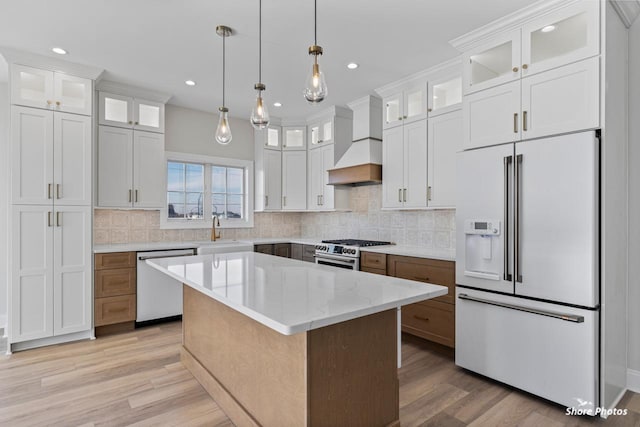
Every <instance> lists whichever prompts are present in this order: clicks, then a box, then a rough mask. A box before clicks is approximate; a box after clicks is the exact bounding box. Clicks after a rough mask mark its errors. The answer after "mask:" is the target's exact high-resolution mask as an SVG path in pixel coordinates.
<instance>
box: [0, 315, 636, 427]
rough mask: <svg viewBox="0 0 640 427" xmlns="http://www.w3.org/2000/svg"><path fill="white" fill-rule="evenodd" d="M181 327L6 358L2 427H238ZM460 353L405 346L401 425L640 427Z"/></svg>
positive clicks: (1, 368) (0, 384) (0, 376)
mask: <svg viewBox="0 0 640 427" xmlns="http://www.w3.org/2000/svg"><path fill="white" fill-rule="evenodd" d="M180 345H181V324H180V323H172V324H166V325H163V326H159V327H149V328H145V329H139V330H137V331H134V332H131V333H127V334H122V335H117V336H111V337H105V338H100V339H98V340H95V341H86V342H80V343H74V344H67V345H59V346H54V347H49V348H44V349H36V350H30V351H26V352H22V353H15V354H13V355H12V356H10V357H4V356H0V426H40V425H42V426H45V425H46V426H49V425H53V426H125V425H135V426H165V425H166V426H211V427H214V426H218V427H221V426H231V425H232V424H231V422H230V421H229V420H228V419H227V417H226V416H225V414H224V413H223V412H222V411H221V410H220V409H219V408H218V406H217V405H216V404H215V402H214V401H213V400H212V399H211V398H210V397H209V395H208V394H207V393H206V392H205V391H204V389H203V388H202V387H200V385H199V384H198V383H197V382H196V380H195V379H194V378H193V377H192V376H191V374H190V373H189V372H188V371H187V370H185V368H184V367H183V366H182V365H181V363H180V362H179V349H180ZM452 360H453V359H452V356H451V352H449V351H447V350H446V349H444V348H443V347H439V346H435V345H432V344H429V343H427V342H426V341H423V340H419V339H417V338H413V337H410V336H406V337H404V339H403V363H404V365H403V368H402V369H401V370H400V371H399V377H400V405H401V409H400V419H401V423H402V426H403V427H406V426H465V425H473V426H492V427H493V426H498V425H501V426H510V425H518V426H544V427H547V426H548V427H554V426H579V425H593V424H598V425H607V426H609V425H611V426H640V395H637V394H633V393H628V394H627V395H626V396H625V397H624V399H623V401H622V402H621V403H620V405H619V407H620V408H628V409H629V415H627V416H624V417H610V418H609V419H608V420H606V421H605V420H602V419H600V418H595V419H589V418H578V417H568V416H565V415H564V408H563V407H560V406H557V405H553V404H550V403H548V402H546V401H543V400H541V399H538V398H535V397H533V396H530V395H528V394H526V393H522V392H520V391H517V390H514V389H511V388H509V387H506V386H504V385H501V384H498V383H495V382H493V381H491V380H488V379H485V378H483V377H480V376H478V375H474V374H471V373H469V372H467V371H465V370H462V369H459V368H457V367H456V366H455V365H454V364H453V361H452Z"/></svg>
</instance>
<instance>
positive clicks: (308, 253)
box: [302, 245, 316, 258]
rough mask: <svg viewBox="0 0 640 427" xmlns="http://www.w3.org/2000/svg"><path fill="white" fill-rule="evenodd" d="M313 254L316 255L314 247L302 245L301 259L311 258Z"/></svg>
mask: <svg viewBox="0 0 640 427" xmlns="http://www.w3.org/2000/svg"><path fill="white" fill-rule="evenodd" d="M315 254H316V247H315V246H314V245H304V246H303V247H302V257H303V258H313V256H314V255H315Z"/></svg>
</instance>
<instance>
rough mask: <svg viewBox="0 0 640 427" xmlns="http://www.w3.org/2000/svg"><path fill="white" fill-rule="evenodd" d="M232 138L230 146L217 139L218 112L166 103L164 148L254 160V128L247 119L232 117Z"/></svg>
mask: <svg viewBox="0 0 640 427" xmlns="http://www.w3.org/2000/svg"><path fill="white" fill-rule="evenodd" d="M230 126H231V133H232V135H233V139H232V140H231V143H230V144H229V145H226V146H225V145H220V144H218V143H217V142H216V140H215V137H214V135H215V132H216V128H217V127H218V115H217V114H212V113H207V112H204V111H199V110H192V109H189V108H183V107H176V106H174V105H167V106H166V110H165V149H166V150H167V151H178V152H181V153H193V154H204V155H209V156H218V157H228V158H233V159H243V160H253V157H254V155H253V146H254V145H253V144H254V142H253V128H252V127H251V124H250V123H249V118H248V114H247V119H246V120H240V119H235V118H231V119H230Z"/></svg>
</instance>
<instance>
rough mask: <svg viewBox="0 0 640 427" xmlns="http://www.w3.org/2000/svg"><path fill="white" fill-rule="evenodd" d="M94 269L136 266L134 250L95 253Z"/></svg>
mask: <svg viewBox="0 0 640 427" xmlns="http://www.w3.org/2000/svg"><path fill="white" fill-rule="evenodd" d="M95 264H96V265H95V269H96V270H104V269H107V268H132V267H135V266H136V253H135V252H114V253H110V254H96V258H95Z"/></svg>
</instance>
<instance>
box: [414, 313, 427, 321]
mask: <svg viewBox="0 0 640 427" xmlns="http://www.w3.org/2000/svg"><path fill="white" fill-rule="evenodd" d="M413 317H415V318H416V319H418V320H423V321H425V322H428V321H429V318H428V317H425V316H418V315H417V314H414V315H413Z"/></svg>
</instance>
